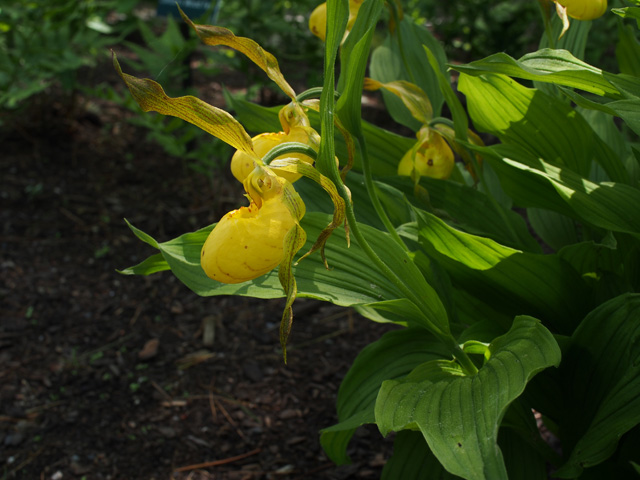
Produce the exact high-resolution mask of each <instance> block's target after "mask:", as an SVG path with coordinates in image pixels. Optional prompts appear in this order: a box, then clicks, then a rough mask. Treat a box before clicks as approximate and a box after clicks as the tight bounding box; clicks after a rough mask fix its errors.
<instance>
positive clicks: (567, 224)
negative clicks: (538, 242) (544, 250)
mask: <svg viewBox="0 0 640 480" xmlns="http://www.w3.org/2000/svg"><path fill="white" fill-rule="evenodd" d="M527 218H528V219H529V222H530V223H531V226H532V227H533V229H534V230H535V231H536V233H537V234H538V235H540V238H542V240H543V241H544V242H545V243H546V244H547V245H549V246H550V247H551V248H553V249H554V250H556V251H557V250H560V249H561V248H562V247H564V246H565V245H570V244H572V243H576V242H578V241H579V240H580V239H579V238H578V226H577V225H576V222H575V221H574V220H573V219H572V218H569V217H567V216H565V215H561V214H560V213H557V212H553V211H551V210H543V209H541V208H529V209H527Z"/></svg>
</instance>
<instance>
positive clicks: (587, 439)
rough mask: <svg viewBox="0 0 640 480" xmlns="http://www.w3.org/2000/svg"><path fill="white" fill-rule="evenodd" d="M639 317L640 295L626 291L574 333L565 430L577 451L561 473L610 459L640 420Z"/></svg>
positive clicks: (567, 360)
mask: <svg viewBox="0 0 640 480" xmlns="http://www.w3.org/2000/svg"><path fill="white" fill-rule="evenodd" d="M638 318H640V295H638V294H626V295H621V296H619V297H616V298H614V299H612V300H610V301H608V302H606V303H604V304H602V305H601V306H599V307H598V308H597V309H595V310H594V311H593V312H591V313H590V314H589V315H588V316H587V317H586V318H585V319H584V320H583V322H582V323H581V324H580V326H579V327H578V328H577V329H576V331H575V332H574V334H573V337H572V339H573V342H572V344H571V347H570V348H569V350H568V351H567V353H566V354H565V356H564V361H563V364H562V368H561V373H562V375H563V378H564V379H566V380H565V389H564V392H563V393H562V394H561V395H564V400H563V401H564V402H565V405H567V408H566V410H565V418H564V422H563V425H564V429H563V431H564V432H566V440H567V442H566V443H567V445H566V447H565V448H566V450H567V451H568V452H569V451H570V452H571V453H570V455H569V460H568V461H567V463H566V464H565V465H564V467H562V469H560V470H559V471H558V472H557V475H558V476H559V477H560V478H575V477H576V476H578V475H579V474H580V472H581V471H582V468H584V467H589V466H592V465H597V464H598V463H600V462H602V461H604V460H606V459H607V458H608V457H609V456H610V455H611V454H612V453H613V452H614V451H615V449H616V446H617V443H618V440H619V439H620V437H621V436H622V435H623V434H624V433H625V432H627V431H629V430H630V429H631V428H633V427H634V426H636V425H638V424H639V423H640V362H639V360H640V357H639V354H638V352H639V350H638V339H640V322H638ZM564 440H565V438H563V441H564Z"/></svg>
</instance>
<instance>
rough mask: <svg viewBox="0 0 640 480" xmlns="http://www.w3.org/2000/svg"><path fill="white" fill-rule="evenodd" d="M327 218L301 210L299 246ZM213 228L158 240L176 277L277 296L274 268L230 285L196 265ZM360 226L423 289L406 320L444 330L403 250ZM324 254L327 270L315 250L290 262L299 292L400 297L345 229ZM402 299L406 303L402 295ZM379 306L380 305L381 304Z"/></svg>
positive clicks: (358, 301)
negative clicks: (419, 301) (419, 304)
mask: <svg viewBox="0 0 640 480" xmlns="http://www.w3.org/2000/svg"><path fill="white" fill-rule="evenodd" d="M323 222H324V224H323ZM330 222H331V216H330V215H325V214H319V213H307V214H306V215H305V217H304V218H303V219H302V221H301V222H300V224H301V226H302V227H303V228H304V230H305V231H306V232H307V243H306V244H305V246H304V247H303V249H302V250H303V251H305V250H308V249H310V248H311V247H312V246H313V242H315V239H316V238H318V236H319V235H320V234H321V232H322V230H323V228H324V227H325V226H326V225H327V224H328V223H330ZM213 227H214V225H211V226H209V227H206V228H203V229H201V230H198V231H197V232H193V233H187V234H184V235H181V236H180V237H178V238H175V239H173V240H170V241H168V242H164V243H160V244H158V248H159V250H160V252H161V253H162V255H163V257H164V259H165V260H166V262H167V263H168V264H169V266H170V267H171V270H172V272H173V274H174V275H175V276H176V277H178V279H179V280H180V281H182V282H183V283H184V284H185V285H186V286H187V287H189V288H190V289H191V290H193V291H194V292H195V293H197V294H198V295H201V296H213V295H242V296H250V297H257V298H277V297H282V296H283V295H284V292H283V290H282V288H281V286H280V282H279V281H278V271H277V269H276V270H273V271H271V272H270V273H268V274H266V275H264V276H262V277H259V278H257V279H255V280H251V281H248V282H243V283H238V284H232V285H229V284H223V283H219V282H216V281H214V280H211V279H209V278H208V277H207V276H206V275H205V273H204V271H203V270H202V268H201V266H200V252H201V249H202V245H203V244H204V242H205V240H206V238H207V236H208V235H209V232H210V231H211V230H212V229H213ZM360 228H361V230H362V231H363V232H364V235H365V236H366V237H367V240H368V241H369V243H370V244H371V246H372V248H373V249H374V250H375V251H378V252H385V259H386V262H388V265H389V267H390V268H391V269H392V270H393V271H394V272H395V273H396V275H398V276H399V277H401V278H403V279H405V280H406V281H408V282H411V284H412V285H414V288H415V289H416V291H417V292H422V293H421V295H422V298H423V308H428V310H427V311H425V310H418V309H415V307H409V306H407V308H413V309H412V310H411V311H412V313H413V314H415V315H414V316H412V317H411V318H409V319H407V320H408V321H409V322H410V323H411V324H414V325H421V326H423V327H425V328H428V329H434V328H435V329H436V330H439V331H441V332H445V333H446V332H448V329H449V326H448V318H447V314H446V310H445V309H444V306H443V305H442V303H441V301H440V299H439V298H438V296H437V294H436V293H435V291H434V290H433V288H431V287H430V286H429V285H428V284H427V283H426V281H425V280H424V277H423V276H422V274H421V273H420V271H419V270H418V268H417V267H416V266H415V265H414V264H413V263H411V262H406V261H405V260H406V258H407V257H406V254H405V252H404V250H402V249H401V248H400V246H399V245H398V244H397V243H396V242H395V241H394V240H392V239H391V238H390V237H389V236H388V235H387V234H385V233H382V232H380V231H379V230H377V229H375V228H371V227H368V226H366V225H360ZM325 253H326V256H327V260H328V262H329V265H330V266H331V270H327V269H326V268H325V267H324V262H323V261H322V258H321V257H320V255H319V254H316V255H311V256H309V257H306V258H305V259H304V260H302V261H301V262H300V263H299V264H298V265H297V266H295V267H293V273H294V275H295V278H296V281H297V289H298V296H299V297H309V298H316V299H319V300H324V301H328V302H331V303H334V304H336V305H341V306H354V305H368V306H370V307H372V306H375V307H376V308H377V304H378V303H379V302H385V301H388V300H397V299H403V295H402V294H401V293H400V292H398V290H397V289H396V288H395V287H394V286H393V285H392V284H391V283H390V282H389V280H388V279H387V278H386V277H385V276H384V275H383V274H382V273H381V272H380V271H379V270H378V269H377V268H376V267H375V266H374V265H372V264H371V262H370V261H369V257H368V256H367V255H366V254H365V253H364V252H363V251H362V250H361V249H360V248H359V246H358V245H357V244H355V245H354V244H352V245H351V247H350V248H347V241H346V238H345V234H344V231H335V232H334V234H333V235H332V236H331V238H330V239H329V241H328V242H327V244H326V248H325ZM427 292H428V293H427ZM403 301H405V302H407V303H410V302H408V301H407V300H403ZM380 308H384V303H383V306H382V307H380Z"/></svg>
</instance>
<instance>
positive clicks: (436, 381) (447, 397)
mask: <svg viewBox="0 0 640 480" xmlns="http://www.w3.org/2000/svg"><path fill="white" fill-rule="evenodd" d="M489 351H490V353H491V356H490V358H489V360H488V361H487V362H486V363H485V365H484V366H483V367H482V368H481V369H480V370H479V371H478V373H477V374H476V375H474V376H469V377H468V376H460V375H458V374H450V373H448V372H447V371H446V370H441V369H438V368H437V366H436V365H434V366H433V367H435V368H423V367H422V366H421V367H418V369H417V370H416V371H414V372H413V373H412V374H410V375H409V376H408V377H407V378H406V379H404V380H399V381H398V380H389V381H386V382H384V383H383V384H382V388H381V390H380V394H379V395H378V399H377V401H376V408H375V413H376V422H377V423H378V426H379V428H380V431H381V432H382V434H383V435H386V434H387V433H388V432H390V431H392V430H393V431H400V430H405V429H411V428H414V427H417V428H419V429H420V431H421V432H422V434H423V436H424V437H425V439H426V441H427V443H428V444H429V447H430V449H431V451H432V452H433V453H434V454H435V456H436V457H437V458H438V460H439V461H440V462H441V463H442V465H443V466H444V467H445V468H446V469H447V471H449V472H450V473H452V474H454V475H458V476H461V477H463V478H466V479H470V480H476V479H477V480H488V479H490V480H500V479H505V480H506V478H507V471H506V468H505V465H504V462H503V458H502V453H501V452H500V449H499V448H498V446H497V444H496V441H497V436H498V428H499V426H500V422H501V420H502V417H503V415H504V413H505V412H506V410H507V408H508V406H509V405H510V404H511V402H513V401H514V400H515V399H516V398H518V396H519V395H520V394H521V393H522V392H523V391H524V388H525V386H526V384H527V382H528V381H529V380H530V379H531V378H532V377H533V376H534V375H535V374H536V373H538V372H540V371H541V370H543V369H545V368H548V367H550V366H554V365H555V366H557V365H558V364H559V363H560V349H559V347H558V345H557V343H556V342H555V340H554V339H553V336H552V335H551V333H550V332H549V331H548V330H546V329H545V328H544V327H543V326H542V325H541V324H540V322H539V321H537V320H536V319H534V318H531V317H526V316H520V317H516V319H515V320H514V322H513V326H512V328H511V329H510V330H509V332H508V333H507V334H505V335H504V336H502V337H499V338H497V339H495V340H494V341H493V342H492V343H491V345H490V346H489ZM430 363H433V362H430ZM439 363H442V362H441V361H440V362H439Z"/></svg>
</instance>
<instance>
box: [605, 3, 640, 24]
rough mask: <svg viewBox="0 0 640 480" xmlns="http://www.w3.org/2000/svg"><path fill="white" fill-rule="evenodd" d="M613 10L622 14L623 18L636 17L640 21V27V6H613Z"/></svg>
mask: <svg viewBox="0 0 640 480" xmlns="http://www.w3.org/2000/svg"><path fill="white" fill-rule="evenodd" d="M611 12H612V13H615V14H616V15H620V16H621V17H622V18H633V19H635V21H636V22H638V28H640V7H624V8H612V9H611Z"/></svg>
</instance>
